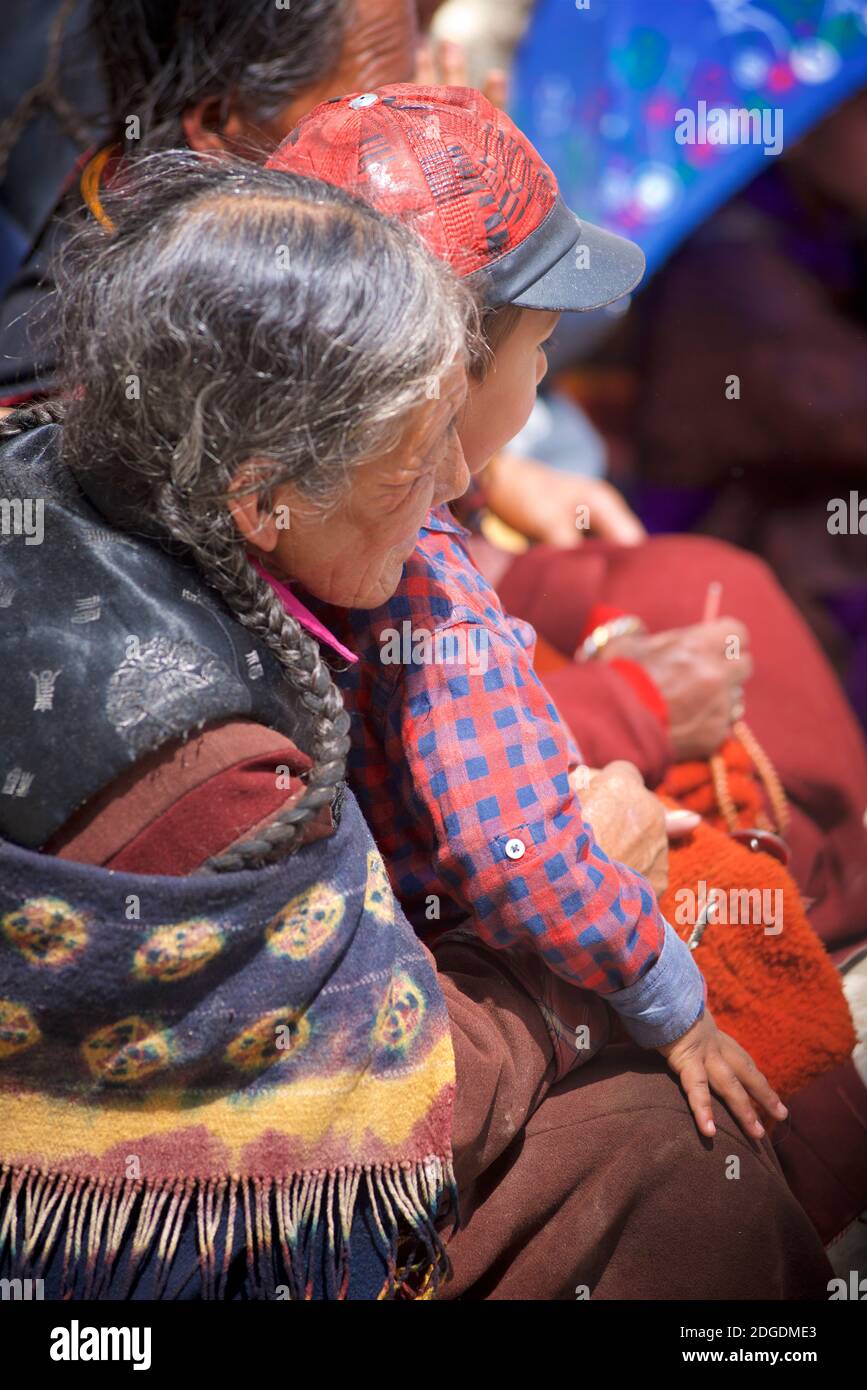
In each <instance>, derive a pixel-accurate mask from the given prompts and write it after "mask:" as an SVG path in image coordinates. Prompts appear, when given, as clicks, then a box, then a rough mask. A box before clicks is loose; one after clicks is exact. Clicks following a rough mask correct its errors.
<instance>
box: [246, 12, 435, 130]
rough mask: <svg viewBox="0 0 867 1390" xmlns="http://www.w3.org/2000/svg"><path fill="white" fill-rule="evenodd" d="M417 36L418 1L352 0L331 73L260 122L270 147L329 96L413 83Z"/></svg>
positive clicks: (340, 95)
mask: <svg viewBox="0 0 867 1390" xmlns="http://www.w3.org/2000/svg"><path fill="white" fill-rule="evenodd" d="M417 39H418V26H417V22H416V10H415V0H352V3H351V4H350V6H349V13H348V14H347V18H346V23H345V25H344V38H343V47H342V48H341V50H340V55H339V58H338V57H337V55H336V54H335V58H336V62H335V66H334V68H333V69H332V71H331V72H329V73H328V74H327V76H326V77H324V78H322V80H321V81H320V82H318V83H317V84H316V86H315V87H309V88H308V89H307V90H306V91H305V92H302V93H301V94H300V95H299V96H298V97H296V98H295V100H293V101H291V102H289V103H287V105H286V106H285V107H284V108H283V110H282V111H280V112H278V113H277V115H276V116H274V117H272V118H271V120H270V121H264V122H260V123H259V124H260V126H261V127H262V128H263V129H264V130H265V131H266V133H267V136H268V140H269V143H270V142H273V143H271V146H270V147H271V148H272V149H275V148H276V147H277V145H279V144H280V142H281V141H282V140H285V138H286V136H287V135H288V134H289V132H290V131H291V130H294V128H295V126H296V125H297V124H298V122H299V121H300V120H301V118H302V116H306V115H307V113H308V111H312V110H313V108H314V106H318V105H319V103H320V101H327V100H328V99H329V97H342V96H344V95H345V94H346V93H347V92H372V91H374V90H375V89H376V88H377V87H385V86H387V85H388V84H389V83H391V82H411V81H412V77H413V72H414V70H415V48H416V42H417Z"/></svg>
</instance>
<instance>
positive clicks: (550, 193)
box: [269, 85, 787, 1136]
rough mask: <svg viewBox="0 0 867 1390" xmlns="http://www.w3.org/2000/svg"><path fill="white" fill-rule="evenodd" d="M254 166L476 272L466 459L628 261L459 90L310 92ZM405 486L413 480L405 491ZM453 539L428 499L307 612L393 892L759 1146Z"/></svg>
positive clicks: (513, 642) (464, 423)
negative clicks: (523, 946)
mask: <svg viewBox="0 0 867 1390" xmlns="http://www.w3.org/2000/svg"><path fill="white" fill-rule="evenodd" d="M269 164H270V166H271V167H272V168H278V169H291V170H294V171H296V172H298V173H305V174H311V175H314V176H315V177H318V178H321V179H323V180H326V181H328V182H331V183H337V184H339V185H340V186H341V187H343V188H345V189H347V190H349V191H350V192H353V193H355V194H356V195H357V196H359V197H361V198H363V199H365V200H366V201H368V202H370V203H372V204H373V205H374V206H375V207H377V208H378V209H379V210H380V211H381V212H384V213H386V214H388V215H391V216H394V217H397V218H399V219H400V220H401V221H403V222H404V223H406V224H408V225H410V226H411V227H413V229H414V230H415V231H416V232H417V233H418V234H419V235H420V236H421V237H422V238H423V240H424V241H425V242H426V243H427V245H428V246H429V248H430V249H431V250H432V251H433V252H434V253H435V254H436V255H438V256H440V257H441V258H443V259H445V260H447V261H448V262H449V263H450V264H451V265H452V267H453V268H454V270H455V272H456V273H457V274H458V275H460V276H471V277H473V279H474V281H475V282H476V283H477V284H478V287H479V292H480V296H481V298H482V301H483V316H482V330H483V336H484V337H485V339H486V347H481V349H480V350H479V351H477V352H476V354H475V384H474V389H472V390H471V392H470V397H469V401H468V404H467V405H466V407H465V408H464V409H463V410H462V411H461V412H460V413H459V415H458V416H456V418H455V420H454V428H455V430H457V432H458V435H459V439H460V443H461V445H462V448H463V452H464V456H465V459H466V462H467V465H468V467H469V469H470V470H471V471H473V472H475V471H478V470H479V469H480V468H482V467H484V465H485V464H486V463H487V461H488V460H489V459H490V457H491V456H492V455H493V454H494V453H495V452H496V451H498V450H499V449H501V448H502V447H503V445H504V444H505V443H507V442H508V440H509V439H511V438H512V437H513V436H514V435H515V434H516V433H517V432H518V430H520V429H521V427H522V426H523V425H524V423H525V422H526V420H527V417H528V416H529V413H530V410H531V409H532V405H533V402H534V400H535V395H536V389H537V386H538V384H539V382H540V381H541V379H542V377H543V376H544V374H545V370H546V366H547V363H546V359H545V354H544V350H543V344H544V342H545V340H546V339H547V338H548V337H549V336H550V335H551V333H552V332H553V330H554V328H555V326H556V323H557V321H558V319H559V315H560V312H561V311H563V310H589V309H596V308H600V307H602V306H603V305H605V304H608V303H610V302H612V301H613V300H616V299H619V298H621V297H622V296H623V295H625V294H627V293H628V292H629V291H630V290H631V289H633V288H634V286H635V285H636V284H637V282H638V281H639V279H640V278H641V275H642V273H643V269H644V257H643V254H642V252H641V251H640V250H639V248H638V247H637V246H634V245H633V244H632V243H631V242H628V241H625V240H624V239H623V238H621V237H618V236H614V235H612V234H611V233H609V232H606V231H604V230H603V229H601V228H599V227H595V226H592V225H590V224H589V223H586V222H585V223H582V222H581V221H579V219H578V218H577V217H576V216H575V214H574V213H572V212H571V211H570V210H569V209H568V208H567V207H566V205H565V204H564V203H563V201H562V199H561V198H560V196H559V193H558V190H557V182H556V179H555V176H554V174H553V173H552V171H551V170H550V169H549V168H548V167H547V166H546V165H545V164H544V162H543V161H542V160H541V158H540V157H539V155H538V154H537V152H536V151H535V150H534V149H533V147H532V146H531V145H530V144H529V142H528V141H527V140H526V139H525V138H524V136H523V135H522V134H521V132H520V131H519V130H518V129H517V127H516V126H515V125H514V124H513V123H512V122H511V121H510V120H509V118H508V117H507V116H505V115H504V114H503V113H502V112H501V111H498V110H496V109H495V108H494V107H493V106H492V105H491V104H490V102H488V101H487V100H486V99H485V98H484V97H483V96H481V95H480V93H478V92H475V91H472V90H470V89H468V88H456V87H451V88H449V87H439V88H436V87H413V86H407V85H399V86H392V87H387V88H382V89H380V90H379V91H378V92H368V93H363V94H361V95H358V96H355V97H345V98H339V99H335V100H334V101H331V102H327V103H324V104H323V105H321V106H319V107H317V108H316V110H315V111H313V112H312V113H311V114H310V115H309V116H308V117H306V118H305V120H303V121H302V122H301V124H300V126H298V127H297V129H296V130H295V131H294V132H293V134H292V135H291V136H290V137H289V139H288V140H287V141H286V142H285V143H284V144H283V145H282V146H281V147H280V149H279V150H278V151H277V152H276V153H275V154H274V155H273V156H272V158H271V160H270V161H269ZM486 357H492V360H490V361H487V362H486V360H485V359H486ZM425 484H426V476H425V474H424V472H423V470H420V474H419V476H418V477H417V478H416V479H414V480H409V481H408V483H407V486H417V485H425ZM427 485H429V483H427ZM466 534H467V533H466V532H465V531H464V530H463V528H462V527H460V526H459V525H457V523H456V522H455V521H454V519H453V517H452V516H451V514H450V512H449V510H448V508H447V507H446V506H440V507H436V508H434V510H432V511H431V513H430V515H429V517H428V520H427V523H426V525H425V527H424V528H423V529H422V531H421V533H420V535H419V541H418V545H417V548H416V550H415V551H414V553H413V554H412V555H411V557H410V558H409V560H408V561H407V563H406V565H405V567H404V572H403V579H402V582H401V584H400V586H399V587H398V589H397V592H396V593H395V595H394V597H393V598H392V599H391V600H390V602H388V603H387V604H385V605H383V606H382V607H381V608H379V609H376V610H374V611H372V612H371V611H365V612H361V611H357V610H356V611H352V612H349V613H344V614H342V615H341V614H340V613H337V612H336V611H335V610H333V609H332V610H329V611H328V614H327V620H328V622H329V625H330V626H332V628H333V627H337V629H338V630H341V629H342V631H343V632H344V634H345V636H346V638H347V641H348V643H349V645H350V646H352V647H353V648H354V650H355V651H357V652H358V653H359V654H360V656H361V661H360V662H359V663H358V665H357V666H355V667H354V668H352V669H350V670H348V671H347V672H346V673H345V675H344V676H343V677H342V678H341V684H342V688H343V691H344V695H345V698H346V702H347V707H348V708H349V709H350V710H351V711H352V712H353V714H354V715H355V716H356V718H355V721H354V739H353V748H352V751H351V753H350V773H351V781H352V785H353V788H354V790H355V792H356V795H357V796H358V798H359V801H360V802H361V804H362V807H363V809H364V811H365V814H366V815H367V817H368V819H369V822H370V825H371V828H372V830H373V832H374V836H375V838H376V840H377V843H378V845H379V848H380V849H381V851H382V854H383V857H384V859H385V861H386V864H387V866H388V869H389V872H390V875H391V878H392V882H393V885H394V888H395V891H396V892H397V894H398V896H399V897H400V899H401V902H402V903H403V906H404V908H405V909H406V911H407V914H408V915H409V917H410V920H411V921H413V923H414V925H415V926H416V929H417V930H418V931H419V932H420V934H422V935H424V934H425V933H430V932H431V931H432V929H436V928H439V929H442V927H443V926H451V925H456V924H459V923H464V922H466V921H467V919H469V920H470V923H471V925H472V927H473V929H474V930H475V931H477V932H478V934H479V935H480V936H481V937H482V938H483V939H485V940H486V941H487V942H488V943H489V944H490V945H492V946H494V947H507V946H510V945H512V944H513V943H516V942H519V941H522V940H524V941H527V940H529V941H530V942H531V943H532V944H533V945H534V947H535V949H536V950H537V951H538V952H539V953H540V955H541V957H542V958H543V960H544V961H545V963H546V964H547V966H548V967H549V968H550V970H552V971H553V972H555V973H556V974H557V975H559V976H561V977H562V978H563V979H565V980H567V981H569V982H571V983H573V984H575V985H580V986H583V987H584V988H588V989H591V990H594V991H596V992H598V993H599V994H601V995H603V996H604V998H605V999H606V1001H607V1002H608V1004H609V1005H610V1006H611V1007H612V1008H613V1009H614V1010H615V1011H616V1012H617V1014H618V1015H619V1016H620V1018H621V1020H622V1022H623V1024H624V1026H625V1027H626V1029H627V1031H628V1032H629V1033H630V1035H631V1036H632V1038H633V1039H634V1040H635V1041H636V1042H638V1043H639V1044H641V1045H642V1046H645V1047H656V1048H658V1049H659V1050H660V1051H661V1052H662V1053H663V1055H665V1056H666V1058H667V1060H668V1062H669V1065H670V1066H671V1067H672V1068H673V1070H674V1071H675V1072H676V1073H677V1074H678V1076H679V1077H680V1080H681V1083H682V1084H683V1086H684V1088H685V1090H686V1092H687V1094H688V1097H689V1101H690V1105H691V1107H692V1110H693V1113H694V1115H695V1117H696V1122H697V1124H698V1126H699V1128H700V1129H701V1131H702V1132H703V1133H704V1134H707V1135H712V1134H713V1133H714V1124H713V1119H712V1112H711V1108H710V1103H709V1091H708V1087H709V1086H711V1087H713V1089H714V1090H716V1091H717V1092H719V1093H720V1094H721V1095H722V1096H723V1097H724V1098H725V1099H726V1101H727V1102H728V1103H729V1105H730V1106H731V1108H732V1110H733V1111H734V1113H735V1114H736V1115H737V1116H738V1119H739V1120H740V1122H741V1124H742V1126H743V1128H744V1129H745V1131H746V1132H748V1133H750V1134H753V1135H756V1136H760V1135H761V1134H763V1132H764V1131H763V1129H762V1126H761V1124H760V1123H759V1121H758V1118H757V1116H756V1114H755V1112H754V1110H753V1107H752V1104H751V1102H750V1099H749V1097H750V1096H752V1097H753V1099H754V1100H755V1101H757V1102H758V1103H759V1104H760V1105H762V1106H763V1107H764V1108H765V1109H766V1110H767V1112H768V1113H769V1114H772V1115H774V1116H775V1117H776V1118H784V1117H785V1115H786V1113H787V1112H786V1110H785V1107H784V1106H782V1104H781V1103H780V1101H779V1098H778V1097H777V1096H776V1095H775V1094H774V1092H773V1091H772V1090H771V1088H770V1086H769V1085H768V1083H767V1081H766V1080H765V1078H764V1077H763V1076H762V1075H761V1073H760V1072H759V1071H758V1069H757V1068H756V1067H755V1065H754V1063H753V1062H752V1060H751V1059H750V1058H749V1057H748V1056H747V1054H746V1053H745V1052H744V1051H743V1049H741V1048H740V1047H739V1046H738V1044H737V1043H735V1042H734V1040H733V1039H731V1038H729V1037H728V1036H727V1035H726V1034H724V1033H721V1032H719V1030H717V1028H716V1025H715V1024H714V1022H713V1020H712V1018H711V1016H710V1014H709V1013H708V1011H707V1009H706V1008H705V992H704V982H703V979H702V976H701V974H700V972H699V970H698V968H697V966H696V965H695V961H694V959H693V957H692V955H691V953H690V952H689V950H688V949H687V947H686V945H685V944H684V943H683V942H682V941H681V940H680V938H679V937H678V936H677V934H676V933H675V932H674V931H673V929H672V928H671V927H670V926H669V925H668V923H667V922H665V921H664V919H663V918H662V916H661V915H660V912H659V909H658V906H657V903H656V899H655V897H654V894H653V891H652V889H651V888H650V886H649V884H648V883H647V881H646V880H645V879H644V878H642V877H641V876H640V875H639V874H637V873H635V872H634V871H633V870H631V869H629V868H627V867H626V866H625V865H623V864H619V863H615V862H612V861H611V860H610V859H609V858H608V857H607V856H606V855H605V854H604V853H603V851H602V850H601V848H600V847H599V845H598V844H597V843H596V841H595V839H594V836H593V833H592V830H591V828H590V826H589V824H588V823H586V822H585V821H584V820H583V819H582V813H581V806H580V804H579V801H578V797H577V795H576V793H575V790H574V787H573V781H574V779H572V780H571V781H570V772H572V771H573V770H574V769H575V768H576V767H577V766H578V765H579V764H580V761H581V759H580V756H579V753H578V750H577V748H576V747H575V744H574V742H573V740H572V738H571V736H570V734H569V732H568V731H567V729H566V728H565V726H564V725H563V723H562V721H561V720H560V718H559V715H558V713H557V710H556V709H555V707H554V705H553V704H552V702H551V700H550V698H549V696H548V695H547V694H546V691H545V689H544V687H543V686H542V684H541V682H540V681H539V679H538V677H537V676H536V673H535V671H534V669H533V650H534V644H535V634H534V632H533V630H532V628H530V627H529V625H528V624H526V623H523V622H520V621H518V620H516V619H511V618H509V617H508V616H507V614H505V613H504V612H503V609H502V607H501V605H500V602H499V600H498V598H497V596H496V594H495V592H494V591H493V589H492V588H491V587H490V585H489V584H488V583H487V582H486V581H485V579H483V577H482V576H481V574H480V573H479V572H478V570H477V569H476V567H475V565H474V564H473V562H472V560H471V559H470V556H469V554H468V551H467V549H466V545H465V537H466Z"/></svg>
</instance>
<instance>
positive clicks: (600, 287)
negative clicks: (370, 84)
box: [268, 83, 644, 309]
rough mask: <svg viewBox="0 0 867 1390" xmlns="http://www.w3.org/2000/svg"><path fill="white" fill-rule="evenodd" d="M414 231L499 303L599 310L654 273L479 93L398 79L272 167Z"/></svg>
mask: <svg viewBox="0 0 867 1390" xmlns="http://www.w3.org/2000/svg"><path fill="white" fill-rule="evenodd" d="M268 168H269V169H286V170H292V171H293V172H294V173H298V174H308V175H310V176H311V177H314V178H318V179H322V180H323V181H324V182H325V183H331V184H336V185H337V186H338V187H339V188H344V189H346V191H347V192H349V193H353V194H355V195H356V196H357V197H359V198H362V199H364V201H365V202H367V203H370V204H371V205H372V206H373V207H375V208H377V209H378V210H379V211H380V212H382V213H384V214H385V215H386V216H388V217H397V218H399V219H400V221H401V222H403V223H405V224H406V225H407V226H408V227H411V228H412V229H413V230H414V231H415V232H417V233H418V235H419V236H420V237H421V238H422V240H423V241H425V242H426V243H427V245H428V246H429V247H430V249H431V250H432V251H433V252H434V253H435V255H437V256H439V257H440V258H441V259H442V260H445V261H448V262H449V264H450V265H451V266H453V267H454V269H455V271H456V272H457V274H458V275H460V276H465V275H473V274H477V273H483V274H484V276H485V280H484V285H483V294H484V298H485V300H486V302H487V303H488V304H489V305H491V306H497V305H501V304H519V305H521V306H523V307H525V308H529V309H598V308H601V307H602V306H603V305H604V304H610V303H611V301H612V300H615V299H620V298H621V297H622V296H623V295H624V294H628V292H629V291H630V290H631V289H634V287H635V285H636V284H637V283H638V281H639V280H640V279H641V276H642V275H643V273H644V254H643V252H642V251H641V250H640V248H639V247H638V246H636V245H635V244H634V243H633V242H631V241H627V240H626V239H625V238H624V237H620V236H615V235H614V234H613V233H612V232H607V231H605V230H603V228H601V227H596V226H594V225H593V224H592V223H590V222H582V221H580V220H579V219H578V218H577V217H576V216H575V214H574V213H573V212H571V211H570V209H569V208H567V207H566V204H565V203H564V202H563V200H562V198H561V197H560V194H559V190H558V188H557V180H556V178H555V176H554V173H553V172H552V170H551V169H549V167H548V165H547V164H546V163H545V162H544V160H543V159H541V158H540V156H539V155H538V153H537V152H536V150H534V148H533V146H532V145H531V144H530V142H529V140H527V139H526V137H525V136H523V135H522V134H521V132H520V130H518V128H517V126H516V125H515V124H514V123H513V122H512V121H511V120H510V119H509V117H508V116H507V115H506V114H505V113H504V112H503V111H499V110H497V108H496V107H495V106H493V105H492V104H491V102H489V101H488V100H487V98H486V97H484V96H482V94H481V92H477V91H475V90H474V89H473V88H471V87H417V86H414V85H413V84H411V83H395V84H393V85H392V86H389V87H380V88H379V90H378V91H376V92H362V93H358V94H356V95H351V96H346V97H335V98H333V99H332V100H331V101H326V102H323V103H322V104H321V105H320V106H317V107H316V108H315V109H314V110H313V111H311V112H310V114H309V115H307V116H305V117H304V119H303V120H302V121H301V122H300V124H299V125H298V126H296V128H295V130H293V131H292V134H291V135H289V136H288V137H287V139H286V140H284V141H283V144H282V145H280V147H279V148H278V149H277V150H275V152H274V154H273V155H272V156H271V158H270V159H269V160H268Z"/></svg>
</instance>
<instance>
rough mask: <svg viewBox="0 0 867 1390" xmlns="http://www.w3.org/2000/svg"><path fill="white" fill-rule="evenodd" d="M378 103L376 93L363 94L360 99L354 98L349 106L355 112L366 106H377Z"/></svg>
mask: <svg viewBox="0 0 867 1390" xmlns="http://www.w3.org/2000/svg"><path fill="white" fill-rule="evenodd" d="M378 101H379V97H378V96H377V95H376V92H363V93H362V95H361V96H360V97H353V99H352V101H351V102H350V103H349V105H350V107H351V108H352V110H353V111H358V110H359V109H360V108H363V107H365V106H375V105H376V103H377V102H378Z"/></svg>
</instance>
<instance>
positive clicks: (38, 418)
mask: <svg viewBox="0 0 867 1390" xmlns="http://www.w3.org/2000/svg"><path fill="white" fill-rule="evenodd" d="M65 410H66V407H65V405H64V403H63V401H34V402H33V404H32V405H29V404H28V405H19V406H16V407H15V409H14V410H13V411H11V413H10V414H9V415H7V416H5V418H3V419H2V420H0V439H11V438H12V436H13V435H16V434H23V433H24V431H25V430H36V429H39V427H40V425H56V424H59V423H60V421H61V420H62V419H63V416H64V412H65Z"/></svg>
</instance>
